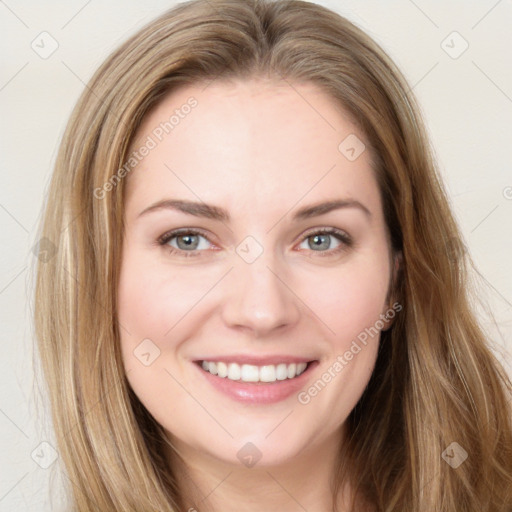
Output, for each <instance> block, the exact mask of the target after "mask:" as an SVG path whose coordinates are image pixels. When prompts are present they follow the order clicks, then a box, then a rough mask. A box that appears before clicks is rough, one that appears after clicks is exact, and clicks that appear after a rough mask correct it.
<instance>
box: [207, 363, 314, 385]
mask: <svg viewBox="0 0 512 512" xmlns="http://www.w3.org/2000/svg"><path fill="white" fill-rule="evenodd" d="M201 366H202V368H203V370H205V371H207V372H209V373H211V374H212V375H218V376H219V377H222V378H226V377H227V378H228V379H230V380H241V381H243V382H275V381H276V380H286V379H293V378H294V377H298V376H299V375H300V374H301V373H303V372H304V370H305V369H306V366H307V363H297V364H296V363H291V364H285V363H281V364H278V365H274V364H269V365H265V366H255V365H252V364H243V365H239V364H237V363H229V364H228V363H223V362H221V361H219V362H218V363H214V362H211V361H202V362H201Z"/></svg>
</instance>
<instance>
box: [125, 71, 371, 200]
mask: <svg viewBox="0 0 512 512" xmlns="http://www.w3.org/2000/svg"><path fill="white" fill-rule="evenodd" d="M192 105H193V106H192ZM134 141H135V142H134V143H133V144H132V150H137V149H139V148H141V147H142V146H143V145H147V146H148V147H149V146H151V149H150V151H149V152H148V153H147V155H146V156H145V157H144V158H142V159H141V161H140V162H139V163H138V164H137V166H136V168H135V170H134V171H133V172H132V173H131V174H130V176H129V180H128V184H127V185H128V190H127V201H129V202H132V203H133V202H135V203H137V204H138V205H139V206H143V204H144V202H147V201H152V200H158V199H162V198H163V197H164V196H165V195H171V196H179V197H185V198H188V199H191V200H198V198H199V199H200V200H202V201H205V202H213V203H222V204H224V205H226V204H232V205H236V204H237V201H238V202H239V203H240V204H244V205H247V204H251V205H252V206H254V207H255V208H256V207H258V208H261V207H267V208H271V207H275V206H278V205H276V199H278V200H280V201H281V203H282V205H283V206H284V205H285V204H286V206H288V207H290V206H292V204H293V203H296V202H297V201H299V200H300V199H301V197H304V196H305V195H307V196H308V198H309V199H310V200H318V199H331V198H332V197H336V196H342V195H343V196H350V195H352V196H353V195H357V196H358V197H357V198H358V199H359V200H362V201H367V202H375V201H378V197H377V196H378V190H377V184H376V182H375V179H374V175H373V174H374V173H373V170H372V168H371V156H370V151H369V150H365V151H362V153H361V154H360V156H359V157H358V158H356V159H354V158H353V156H354V152H351V153H350V152H349V153H348V154H347V152H346V151H347V149H349V150H350V149H351V148H350V147H349V146H352V147H355V150H356V151H357V152H359V151H361V149H362V148H364V145H367V141H366V140H365V136H364V134H363V133H362V132H361V131H360V130H359V128H358V127H357V126H356V124H355V123H354V122H353V121H352V119H351V118H350V116H349V115H348V114H347V113H346V112H344V110H343V109H342V108H341V107H340V105H339V104H338V103H337V102H336V101H335V100H334V99H333V98H331V97H330V96H329V95H327V94H326V93H325V92H324V91H323V90H321V89H320V88H319V87H317V86H316V85H314V84H309V83H308V84H296V83H288V82H286V81H279V82H278V81H275V80H272V81H270V80H247V81H215V82H213V83H211V84H209V85H208V84H197V85H193V86H187V87H182V88H180V89H178V90H176V91H174V92H172V93H170V94H168V95H167V96H166V97H165V98H164V99H163V100H162V101H161V102H160V103H159V104H158V105H157V106H156V107H155V108H154V109H153V110H152V111H151V112H150V113H149V114H148V115H147V116H146V118H145V119H144V121H143V123H142V125H141V126H140V128H139V130H138V131H137V133H136V137H135V139H134ZM356 155H357V153H356ZM338 190H339V193H336V192H337V191H338Z"/></svg>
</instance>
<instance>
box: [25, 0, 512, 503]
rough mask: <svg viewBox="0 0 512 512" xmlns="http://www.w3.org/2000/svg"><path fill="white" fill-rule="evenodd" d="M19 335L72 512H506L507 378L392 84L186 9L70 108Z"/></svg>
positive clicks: (342, 30) (380, 63)
mask: <svg viewBox="0 0 512 512" xmlns="http://www.w3.org/2000/svg"><path fill="white" fill-rule="evenodd" d="M42 236H44V237H46V238H48V239H49V240H50V241H52V242H53V243H54V244H55V245H57V246H58V251H57V255H56V256H55V257H54V258H53V259H52V260H50V261H49V262H48V263H46V264H44V265H40V267H39V269H38V280H37V290H36V304H37V307H36V312H35V314H36V328H37V333H38V339H39V349H40V350H39V351H40V356H41V358H42V362H43V367H44V370H45V375H46V378H47V380H48V382H49V389H50V397H51V401H52V407H53V417H54V424H55V430H56V435H57V439H58V445H59V451H60V455H61V457H62V460H63V461H64V463H65V466H66V471H67V474H68V476H69V478H70V481H71V482H72V486H71V491H72V496H73V503H74V510H77V511H86V510H87V511H89V510H92V509H98V510H101V511H118V510H123V511H139V512H140V511H142V510H144V511H149V510H158V511H178V510H180V511H181V510H188V511H193V510H198V511H200V512H204V511H206V510H213V511H218V510H223V511H224V510H230V509H233V508H236V509H237V510H246V511H252V510H280V511H283V510H285V511H287V510H290V511H292V510H303V509H305V510H309V511H313V510H318V511H326V510H335V511H338V512H345V511H349V510H350V511H362V510H372V511H392V510H393V511H418V512H422V511H425V512H426V511H429V512H430V511H432V510H443V511H458V512H460V511H475V512H476V511H479V512H480V511H489V512H490V511H492V512H498V511H502V512H505V511H510V510H512V497H511V496H512V429H511V415H510V403H509V400H510V396H511V395H510V392H511V390H512V386H511V383H510V380H509V378H508V376H507V375H506V373H505V371H504V370H503V368H502V367H501V366H500V365H499V363H498V361H497V360H496V359H495V357H494V356H493V354H492V352H491V350H490V349H489V347H488V345H487V340H486V338H485V336H484V333H483V331H482V330H481V328H480V327H479V326H478V324H477V322H476V321H475V319H474V313H473V310H472V308H471V305H470V304H471V297H470V295H469V291H468V286H467V277H466V266H467V264H468V263H470V259H469V257H468V255H467V254H466V252H465V247H464V244H463V242H462V240H461V236H460V232H459V229H458V227H457V225H456V223H455V221H454V218H453V215H452V213H451V211H450V209H449V206H448V202H447V198H446V194H445V192H444V189H443V186H442V184H441V182H440V180H439V177H438V174H437V171H436V168H435V164H434V162H433V159H432V157H431V154H430V152H429V147H428V141H427V138H426V136H425V130H424V127H423V123H422V121H421V118H420V115H419V114H418V107H417V106H416V103H415V100H414V97H413V95H412V93H411V92H410V91H409V87H408V86H407V83H406V81H405V80H404V78H403V77H402V75H401V74H400V72H399V71H398V70H397V68H396V66H395V65H394V64H393V63H392V62H391V60H390V59H389V58H388V57H387V56H386V54H385V53H384V52H383V50H382V49H380V48H379V47H378V46H377V45H376V44H375V43H374V42H373V41H372V40H371V39H370V38H369V37H368V36H366V35H365V34H364V33H363V32H362V31H361V30H359V29H357V28H356V27H355V26H354V25H352V24H351V23H350V22H349V21H347V20H346V19H344V18H342V17H340V16H339V15H337V14H335V13H333V12H331V11H329V10H327V9H325V8H322V7H320V6H317V5H314V4H311V3H308V2H302V1H296V0H292V1H287V0H283V1H277V2H266V1H257V0H247V1H243V2H241V1H237V0H217V1H213V0H212V1H209V2H204V1H192V2H187V3H184V4H181V5H179V6H177V7H176V8H174V9H172V10H170V11H169V12H167V13H165V14H164V15H162V16H160V17H159V18H158V19H156V20H155V21H153V22H152V23H150V24H149V25H148V26H146V27H145V28H144V29H142V30H141V31H140V32H139V33H137V34H136V35H134V36H133V37H132V38H131V39H129V40H128V41H127V42H126V43H125V44H124V45H122V46H121V47H120V48H119V49H118V50H117V51H116V52H114V53H113V54H112V55H111V56H110V57H109V58H108V59H107V61H106V62H105V63H104V64H103V65H102V66H101V68H100V69H99V70H98V71H97V73H96V74H95V75H94V77H93V78H92V80H91V82H90V83H89V85H88V87H87V89H86V90H85V91H84V94H83V96H82V97H81V99H80V101H79V102H78V105H77V106H76V108H75V111H74V113H73V115H72V118H71V120H70V122H69V126H68V128H67V130H66V133H65V136H64V140H63V142H62V146H61V148H60V152H59V156H58V160H57V163H56V168H55V171H54V177H53V180H52V184H51V190H50V194H49V198H48V204H47V208H46V216H45V218H44V221H43V225H42Z"/></svg>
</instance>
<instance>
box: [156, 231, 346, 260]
mask: <svg viewBox="0 0 512 512" xmlns="http://www.w3.org/2000/svg"><path fill="white" fill-rule="evenodd" d="M333 239H335V240H336V242H337V245H336V246H335V247H334V248H333V247H332V245H333ZM202 241H204V243H201V242H202ZM157 242H158V244H159V245H160V246H164V247H165V248H166V249H167V250H169V252H170V253H171V254H178V255H180V256H185V257H189V256H200V255H201V252H203V251H204V250H205V249H208V248H209V245H211V242H210V241H209V239H208V237H207V236H206V235H205V234H203V233H202V232H201V231H199V230H197V229H191V228H183V229H176V230H174V231H169V232H168V233H164V234H163V235H162V236H161V237H160V238H158V240H157ZM304 243H305V244H307V245H308V247H306V250H310V251H312V252H314V253H317V254H316V256H332V255H334V254H338V253H339V252H342V251H345V250H347V249H348V248H349V247H351V246H352V243H353V242H352V238H351V237H350V236H349V235H347V234H346V233H345V232H343V231H340V230H339V229H335V228H321V229H316V230H315V231H310V232H309V233H308V234H306V235H305V237H304V238H303V241H302V242H301V245H303V244H304ZM299 248H300V246H299ZM302 249H303V248H302Z"/></svg>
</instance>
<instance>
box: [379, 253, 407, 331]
mask: <svg viewBox="0 0 512 512" xmlns="http://www.w3.org/2000/svg"><path fill="white" fill-rule="evenodd" d="M402 259H403V257H402V251H398V252H396V253H395V255H394V257H393V269H392V273H391V279H390V285H389V290H388V296H387V299H386V309H385V310H384V311H383V312H382V315H381V319H382V321H383V322H384V327H383V328H382V330H383V331H387V330H388V329H390V328H391V326H392V325H393V322H394V321H395V317H396V314H397V312H398V311H400V310H401V309H402V305H401V304H400V305H399V307H394V304H395V303H396V299H397V296H396V291H395V290H396V284H397V280H398V275H399V272H400V270H401V268H402Z"/></svg>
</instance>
